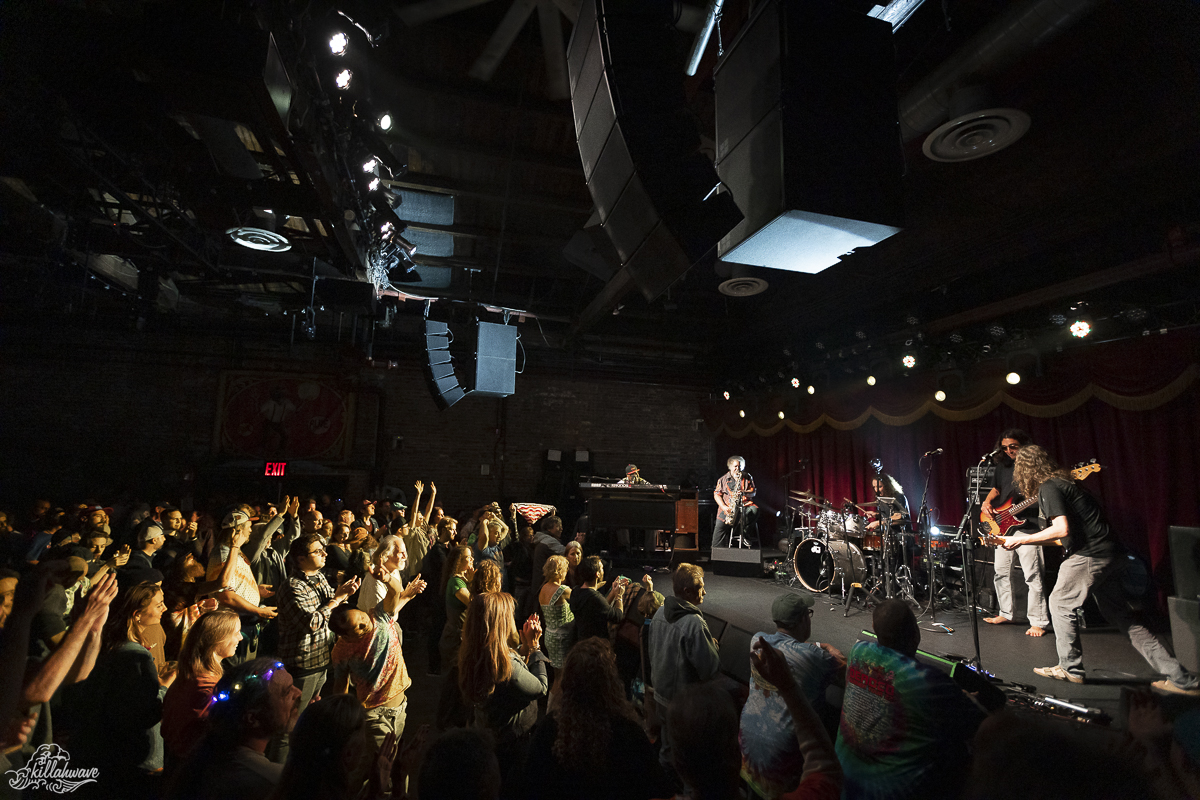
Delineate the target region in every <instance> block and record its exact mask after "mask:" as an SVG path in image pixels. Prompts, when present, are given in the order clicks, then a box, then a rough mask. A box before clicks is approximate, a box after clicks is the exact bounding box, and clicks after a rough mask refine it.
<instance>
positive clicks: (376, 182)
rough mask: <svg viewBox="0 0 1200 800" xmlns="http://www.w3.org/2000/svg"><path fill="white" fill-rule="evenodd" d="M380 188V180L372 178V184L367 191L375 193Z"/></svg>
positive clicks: (369, 184)
mask: <svg viewBox="0 0 1200 800" xmlns="http://www.w3.org/2000/svg"><path fill="white" fill-rule="evenodd" d="M378 188H379V178H371V182H370V183H368V184H367V191H368V192H373V191H375V190H376V189H378Z"/></svg>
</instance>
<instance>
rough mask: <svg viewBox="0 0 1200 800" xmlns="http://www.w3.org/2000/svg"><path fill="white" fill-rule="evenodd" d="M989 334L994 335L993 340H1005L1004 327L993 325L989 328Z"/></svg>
mask: <svg viewBox="0 0 1200 800" xmlns="http://www.w3.org/2000/svg"><path fill="white" fill-rule="evenodd" d="M988 333H990V334H991V335H992V338H993V339H1003V338H1004V326H1003V325H993V326H991V327H990V328H988Z"/></svg>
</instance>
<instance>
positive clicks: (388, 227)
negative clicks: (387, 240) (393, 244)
mask: <svg viewBox="0 0 1200 800" xmlns="http://www.w3.org/2000/svg"><path fill="white" fill-rule="evenodd" d="M395 230H396V226H395V225H393V224H392V223H390V222H385V223H383V224H382V225H380V226H379V232H380V233H381V234H383V235H384V236H391V235H392V233H393V232H394V231H395Z"/></svg>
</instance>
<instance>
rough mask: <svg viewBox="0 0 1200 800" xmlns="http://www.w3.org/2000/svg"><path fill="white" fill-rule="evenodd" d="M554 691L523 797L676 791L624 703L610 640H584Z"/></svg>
mask: <svg viewBox="0 0 1200 800" xmlns="http://www.w3.org/2000/svg"><path fill="white" fill-rule="evenodd" d="M557 558H561V557H560V556H559V557H557ZM548 563H549V562H548ZM557 691H558V692H559V701H558V706H557V708H556V709H555V711H554V712H553V713H551V714H549V715H547V717H546V718H545V719H544V720H543V721H542V723H541V724H540V725H539V726H538V728H537V731H536V732H535V733H534V736H533V740H532V742H531V743H530V747H529V754H528V757H527V758H526V761H525V785H526V794H525V796H526V797H529V798H532V799H533V800H540V799H541V798H546V800H551V799H552V798H553V799H554V800H557V799H558V798H563V797H577V798H588V799H589V800H590V799H591V798H596V800H600V799H601V798H604V799H605V800H607V799H608V798H612V800H617V799H618V798H620V799H621V800H627V799H628V800H634V799H635V798H651V797H662V796H664V795H668V794H670V793H671V789H672V784H671V782H670V780H669V779H668V778H667V776H666V775H665V774H664V773H663V770H662V767H661V766H660V765H659V763H658V757H657V755H656V754H655V752H654V748H653V746H652V745H651V744H650V740H649V739H647V738H646V734H645V733H644V732H643V731H642V726H641V723H640V722H639V721H638V718H637V714H636V713H635V712H634V710H633V706H631V705H630V704H629V701H627V700H626V699H625V690H624V689H623V688H622V686H621V679H620V676H619V675H618V674H617V661H616V657H615V656H614V655H613V650H612V647H611V646H610V645H609V643H608V641H607V640H605V639H601V638H598V637H593V638H591V639H584V640H583V641H581V642H579V644H577V645H576V646H575V647H574V648H572V650H571V653H570V655H568V656H567V658H566V664H565V667H564V668H563V672H562V677H561V679H560V680H559V682H558V688H557Z"/></svg>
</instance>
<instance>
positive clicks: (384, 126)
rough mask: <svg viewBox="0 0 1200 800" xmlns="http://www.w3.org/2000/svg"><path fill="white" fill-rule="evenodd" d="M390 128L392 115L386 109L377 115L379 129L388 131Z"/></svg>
mask: <svg viewBox="0 0 1200 800" xmlns="http://www.w3.org/2000/svg"><path fill="white" fill-rule="evenodd" d="M391 129H392V115H391V114H389V113H387V112H386V111H385V112H383V114H381V115H380V117H379V130H381V131H390V130H391Z"/></svg>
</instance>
